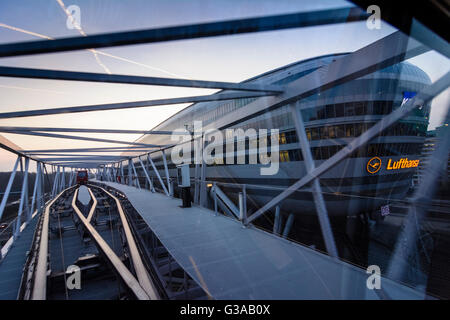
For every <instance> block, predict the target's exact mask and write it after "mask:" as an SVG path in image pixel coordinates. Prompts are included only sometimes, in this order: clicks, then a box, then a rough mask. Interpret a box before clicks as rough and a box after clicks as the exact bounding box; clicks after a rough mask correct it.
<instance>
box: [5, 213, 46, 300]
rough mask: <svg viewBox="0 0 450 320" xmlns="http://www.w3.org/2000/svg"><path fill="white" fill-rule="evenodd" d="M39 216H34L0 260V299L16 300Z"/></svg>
mask: <svg viewBox="0 0 450 320" xmlns="http://www.w3.org/2000/svg"><path fill="white" fill-rule="evenodd" d="M38 220H39V217H38V216H37V215H36V216H34V217H33V218H32V219H31V221H30V222H29V224H28V225H27V226H26V227H25V228H24V229H23V230H22V232H21V233H20V236H19V237H18V238H17V240H16V241H14V244H13V245H12V246H11V248H9V251H8V253H7V254H6V257H5V258H4V259H3V260H2V261H1V262H0V300H16V299H17V294H18V291H19V286H20V281H21V280H22V272H23V267H24V265H25V261H26V259H27V253H28V251H29V250H30V248H31V242H32V241H33V235H34V230H35V228H36V225H37V221H38Z"/></svg>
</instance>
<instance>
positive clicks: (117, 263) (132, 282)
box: [72, 189, 151, 300]
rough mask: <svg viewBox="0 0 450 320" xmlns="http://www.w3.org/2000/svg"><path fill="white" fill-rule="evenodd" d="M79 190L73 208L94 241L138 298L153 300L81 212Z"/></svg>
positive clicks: (76, 192) (75, 194)
mask: <svg viewBox="0 0 450 320" xmlns="http://www.w3.org/2000/svg"><path fill="white" fill-rule="evenodd" d="M78 190H79V189H77V190H75V193H74V196H73V199H72V208H73V209H74V211H75V213H76V214H77V216H78V218H79V219H80V221H81V222H82V223H83V225H84V227H85V228H86V230H87V231H88V232H89V233H90V234H91V236H92V238H93V239H94V241H95V242H96V243H97V244H98V246H99V247H100V248H101V250H102V251H103V252H104V253H105V255H106V257H107V258H108V260H109V261H110V262H111V264H112V265H113V267H114V268H115V269H116V271H117V272H118V273H119V275H120V277H121V278H122V280H123V281H124V282H125V284H126V285H127V287H128V288H130V290H131V291H133V293H134V295H135V296H136V298H138V299H139V300H151V298H150V296H149V295H148V294H147V293H146V291H145V290H144V289H143V288H142V287H141V285H140V284H139V282H138V281H137V280H136V278H135V277H134V276H133V274H132V273H131V272H130V271H129V270H128V268H127V267H126V266H125V265H124V264H123V262H122V261H121V260H120V259H119V257H118V256H117V255H116V254H115V252H114V251H113V250H112V249H111V247H110V246H109V245H108V244H107V243H106V241H105V240H104V239H103V238H102V237H101V236H100V234H99V233H98V232H97V230H96V229H95V228H94V227H93V226H92V225H91V224H90V223H89V222H88V220H87V219H86V217H84V215H83V214H82V213H81V211H80V209H78V207H77V205H76V203H75V202H76V200H77V196H78Z"/></svg>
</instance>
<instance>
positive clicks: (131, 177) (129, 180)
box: [128, 159, 133, 187]
mask: <svg viewBox="0 0 450 320" xmlns="http://www.w3.org/2000/svg"><path fill="white" fill-rule="evenodd" d="M131 162H132V161H131V159H128V185H129V186H130V187H131V186H132V182H133V174H132V173H131Z"/></svg>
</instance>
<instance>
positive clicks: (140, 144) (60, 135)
mask: <svg viewBox="0 0 450 320" xmlns="http://www.w3.org/2000/svg"><path fill="white" fill-rule="evenodd" d="M8 133H13V134H23V135H29V136H41V137H49V138H58V139H70V140H83V141H93V142H105V143H117V144H129V145H138V146H146V147H153V148H159V147H162V146H160V145H154V144H145V143H139V142H129V141H121V140H110V139H100V138H91V137H79V136H71V135H65V134H55V133H45V132H34V131H8Z"/></svg>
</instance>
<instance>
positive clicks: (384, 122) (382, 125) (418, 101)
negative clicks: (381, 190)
mask: <svg viewBox="0 0 450 320" xmlns="http://www.w3.org/2000/svg"><path fill="white" fill-rule="evenodd" d="M449 84H450V72H447V73H446V74H445V75H444V76H442V77H441V78H439V79H438V80H437V81H435V82H434V83H433V84H431V85H429V86H427V87H425V88H424V89H422V91H420V92H419V93H418V94H417V95H416V96H415V97H414V98H412V99H410V100H408V102H406V103H405V104H404V105H403V106H402V107H401V108H397V109H396V110H395V111H393V112H392V113H390V114H389V115H387V116H385V117H383V119H381V120H380V121H379V122H377V123H376V124H375V125H374V126H373V127H371V128H370V129H369V130H367V131H366V132H364V133H363V134H361V135H360V136H359V137H357V138H355V139H353V140H352V141H351V142H350V143H348V144H347V145H346V146H345V147H344V148H343V149H341V150H340V151H339V152H337V153H336V154H335V155H334V156H332V157H331V158H329V159H328V160H326V161H324V162H323V163H322V164H321V165H320V166H318V167H316V168H315V169H314V170H313V171H311V172H309V173H307V174H306V175H305V176H304V177H303V178H302V179H300V180H298V181H297V182H296V183H294V184H293V185H291V186H289V187H288V188H287V189H286V190H284V191H283V192H281V193H280V194H279V195H278V196H276V197H275V198H273V199H272V200H270V201H269V202H268V203H267V204H265V205H264V206H263V207H261V208H259V209H258V210H257V211H256V212H255V213H254V214H253V215H251V216H250V217H249V218H248V220H247V222H248V223H250V222H252V221H253V220H255V219H256V218H258V217H259V216H261V215H262V214H264V213H265V212H266V211H267V210H269V209H270V208H272V207H274V206H276V205H277V204H278V203H280V201H282V200H284V199H285V198H286V197H288V196H290V195H291V194H292V193H294V192H295V191H296V190H298V189H299V188H301V187H303V186H305V185H306V184H308V183H310V182H312V181H313V180H314V179H316V178H317V177H319V176H320V175H322V174H323V173H325V172H326V171H328V170H329V169H331V168H333V167H335V166H336V165H337V164H338V163H339V162H341V161H342V160H344V159H345V158H347V157H348V156H349V155H350V154H351V153H352V152H354V151H356V150H357V149H358V148H360V147H362V146H364V145H365V144H367V143H368V142H369V141H370V140H372V139H373V138H375V137H376V136H378V135H379V134H380V133H381V132H383V131H384V130H386V129H388V128H389V127H391V126H392V125H393V124H395V123H396V122H397V121H398V120H400V119H401V118H403V117H405V116H407V115H408V114H409V113H410V112H411V111H412V110H414V109H415V108H417V107H418V106H420V105H424V104H425V103H427V102H429V101H431V100H432V99H433V98H434V97H435V96H437V95H438V94H439V93H441V92H442V91H444V90H446V89H447V88H448V86H449Z"/></svg>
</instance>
